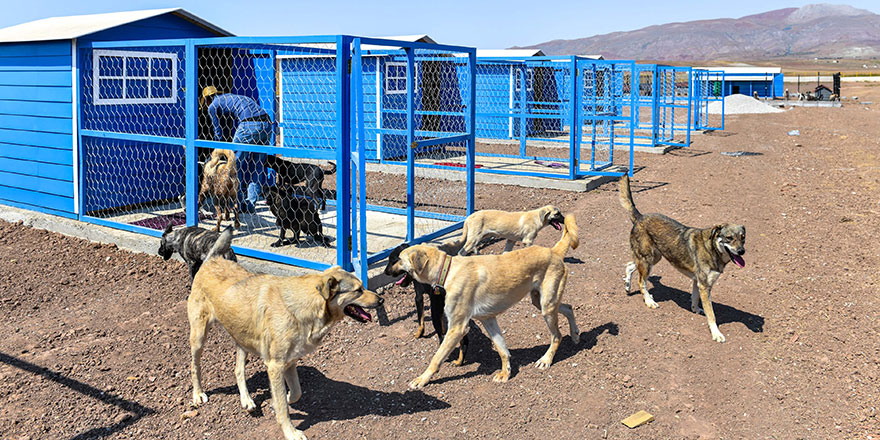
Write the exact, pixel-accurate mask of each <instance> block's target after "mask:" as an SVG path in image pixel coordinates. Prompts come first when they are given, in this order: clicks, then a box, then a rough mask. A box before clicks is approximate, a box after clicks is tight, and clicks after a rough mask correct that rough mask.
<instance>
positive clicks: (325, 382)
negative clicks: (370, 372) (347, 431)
mask: <svg viewBox="0 0 880 440" xmlns="http://www.w3.org/2000/svg"><path fill="white" fill-rule="evenodd" d="M296 371H297V374H298V375H299V380H300V384H301V385H302V389H303V394H302V397H301V398H300V400H299V401H298V402H296V403H294V404H293V405H289V407H290V408H289V409H288V410H289V411H290V409H292V411H290V418H291V421H294V423H295V421H296V420H301V422H300V424H299V426H297V429H301V430H306V429H309V428H310V427H312V426H314V425H316V424H318V423H321V422H329V421H333V420H351V419H356V418H358V417H363V416H368V415H377V416H382V417H391V416H399V415H404V414H414V413H419V412H426V411H434V410H439V409H447V408H450V407H451V405H450V404H449V403H447V402H445V401H443V400H440V399H438V398H436V397H434V396H431V395H428V394H425V393H424V392H422V391H418V390H408V391H406V392H403V393H401V392H384V391H376V390H371V389H369V388H366V387H362V386H358V385H354V384H351V383H348V382H343V381H338V380H333V379H330V378H328V377H327V376H325V375H324V373H322V372H321V371H320V370H318V369H317V368H315V367H311V366H307V365H306V366H303V365H300V366H298V367H297V370H296ZM247 386H248V390H249V391H250V392H251V396H252V397H253V399H254V403H256V404H257V409H256V411H254V412H252V413H251V416H253V417H263V416H264V414H263V410H262V408H263V402H265V401H269V402H270V403H271V398H272V393H271V392H270V391H269V376H268V375H267V374H266V372H265V371H260V372H258V373H255V374H254V375H252V376H251V377H250V378H249V379H248V380H247ZM208 394H227V395H237V394H238V387H236V386H235V385H232V386H227V387H223V388H217V389H215V390H212V391H211V392H209V393H208ZM285 400H286V399H285ZM237 404H238V403H237V402H236V405H237ZM270 406H271V405H267V406H266V407H267V408H268V407H270ZM270 411H271V410H270Z"/></svg>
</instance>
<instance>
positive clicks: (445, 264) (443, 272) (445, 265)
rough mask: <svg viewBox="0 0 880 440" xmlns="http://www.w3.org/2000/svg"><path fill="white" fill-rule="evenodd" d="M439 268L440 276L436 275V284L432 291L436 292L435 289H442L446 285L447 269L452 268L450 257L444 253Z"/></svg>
mask: <svg viewBox="0 0 880 440" xmlns="http://www.w3.org/2000/svg"><path fill="white" fill-rule="evenodd" d="M440 266H441V268H440V274H439V275H437V282H436V283H434V291H436V290H437V287H443V285H444V284H446V277H448V276H449V267H450V266H452V257H450V256H449V255H447V254H446V253H445V252H444V253H443V261H442V262H441V263H440Z"/></svg>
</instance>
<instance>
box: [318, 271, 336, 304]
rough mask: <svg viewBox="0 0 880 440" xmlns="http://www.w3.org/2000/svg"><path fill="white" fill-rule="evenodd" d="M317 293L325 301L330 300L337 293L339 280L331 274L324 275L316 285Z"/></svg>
mask: <svg viewBox="0 0 880 440" xmlns="http://www.w3.org/2000/svg"><path fill="white" fill-rule="evenodd" d="M318 293H320V294H321V296H322V297H324V299H325V300H326V301H330V300H331V299H333V297H334V296H336V294H337V293H339V280H337V279H336V278H335V277H333V276H326V277H324V279H323V280H322V283H321V285H320V286H318Z"/></svg>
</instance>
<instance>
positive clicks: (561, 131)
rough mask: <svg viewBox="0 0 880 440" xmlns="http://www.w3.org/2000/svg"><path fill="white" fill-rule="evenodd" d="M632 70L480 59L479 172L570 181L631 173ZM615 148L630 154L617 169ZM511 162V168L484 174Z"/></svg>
mask: <svg viewBox="0 0 880 440" xmlns="http://www.w3.org/2000/svg"><path fill="white" fill-rule="evenodd" d="M634 66H635V63H634V62H631V61H606V60H594V59H588V58H583V57H577V56H571V57H481V58H478V60H477V85H476V89H477V92H476V93H477V97H476V105H477V114H476V117H477V119H476V121H477V127H476V136H477V138H478V141H479V142H478V143H479V147H478V150H477V152H476V155H477V167H478V168H477V170H476V172H481V173H496V174H508V175H521V176H535V177H551V178H566V179H576V178H578V177H582V176H595V175H616V176H619V175H622V174H624V173H631V172H632V166H633V162H632V159H633V157H632V153H633V141H634V138H633V137H632V134H633V130H632V127H634V126H635V124H636V121H635V119H634V118H635V115H636V113H637V112H636V110H635V106H636V94H635V91H636V89H637V88H636V87H634V86H633V80H634V78H636V77H637V76H636V75H634V73H633V72H634ZM615 149H618V150H620V151H622V152H624V153H628V154H624V155H622V156H623V157H622V159H621V158H620V157H619V158H618V161H617V162H615V157H614V150H615ZM505 160H507V161H508V162H507V163H506V166H505V167H491V166H487V167H483V168H481V165H482V164H489V163H504V162H503V161H505ZM524 164H528V165H531V167H528V166H523V165H524ZM534 164H538V165H542V166H544V168H542V166H535V165H534ZM615 165H616V166H618V167H619V168H622V170H621V171H618V170H612V169H611V167H612V166H615Z"/></svg>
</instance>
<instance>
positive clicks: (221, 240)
mask: <svg viewBox="0 0 880 440" xmlns="http://www.w3.org/2000/svg"><path fill="white" fill-rule="evenodd" d="M231 244H232V226H227V227H226V229H224V230H223V232H221V233H220V236H219V237H217V241H215V242H214V246H211V250H210V251H208V256H207V257H205V261H208V260H210V259H211V258H213V257H214V256H217V255H223V253H225V252H227V251H229V249H230V246H231Z"/></svg>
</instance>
